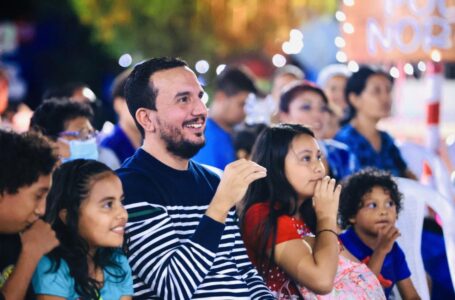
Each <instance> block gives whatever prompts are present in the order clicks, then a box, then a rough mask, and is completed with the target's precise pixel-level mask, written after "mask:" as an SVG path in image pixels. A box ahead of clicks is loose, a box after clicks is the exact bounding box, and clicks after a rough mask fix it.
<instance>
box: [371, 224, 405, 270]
mask: <svg viewBox="0 0 455 300" xmlns="http://www.w3.org/2000/svg"><path fill="white" fill-rule="evenodd" d="M399 236H400V232H399V231H398V228H396V227H395V226H393V225H390V226H387V227H384V228H381V229H380V230H379V234H378V239H377V243H376V246H375V247H374V250H373V254H372V255H371V257H370V260H369V261H368V263H367V266H368V268H369V269H370V270H371V271H372V272H373V273H374V274H375V275H376V276H379V274H380V273H381V269H382V265H383V264H384V259H385V257H386V255H387V254H388V253H389V252H390V251H391V250H392V247H393V245H394V243H395V240H396V239H397V238H398V237H399Z"/></svg>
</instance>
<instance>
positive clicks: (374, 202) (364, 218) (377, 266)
mask: <svg viewBox="0 0 455 300" xmlns="http://www.w3.org/2000/svg"><path fill="white" fill-rule="evenodd" d="M401 198H402V195H401V193H400V192H399V191H398V187H397V185H396V183H395V182H394V181H393V179H392V178H391V176H390V174H389V173H386V172H384V171H379V170H376V169H371V168H367V169H364V170H362V171H360V172H357V173H355V174H353V175H352V176H350V177H348V178H347V179H346V181H345V183H344V185H343V189H342V192H341V196H340V220H341V225H342V226H343V227H344V228H345V227H347V226H348V225H350V227H349V228H348V229H347V230H346V231H345V232H344V233H343V234H341V235H340V239H341V241H342V243H343V246H344V247H346V249H347V250H349V252H351V253H352V254H353V255H354V256H355V257H356V258H357V259H359V260H360V261H363V262H365V263H366V264H367V265H368V267H369V268H370V269H371V270H372V271H373V273H375V274H376V276H378V279H379V281H380V282H381V284H382V286H383V288H384V292H385V294H386V297H387V298H389V296H390V292H391V290H392V288H393V285H394V284H395V283H396V284H397V286H398V290H399V291H400V294H401V297H402V298H403V299H420V298H419V296H418V294H417V291H416V290H415V288H414V285H413V284H412V281H411V278H410V276H411V272H410V271H409V268H408V265H407V263H406V259H405V256H404V253H403V251H402V250H401V248H400V247H399V246H398V244H397V243H396V242H395V240H396V239H397V238H398V237H399V236H400V232H399V231H398V229H397V228H396V227H395V222H396V220H397V218H398V213H399V211H400V209H401Z"/></svg>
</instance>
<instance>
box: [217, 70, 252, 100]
mask: <svg viewBox="0 0 455 300" xmlns="http://www.w3.org/2000/svg"><path fill="white" fill-rule="evenodd" d="M215 91H221V92H223V93H225V94H226V95H227V96H229V97H230V96H234V95H236V94H238V93H240V92H251V93H254V94H256V93H257V92H258V90H257V88H256V86H255V85H254V82H253V80H252V79H251V77H250V76H249V75H248V74H247V73H245V72H244V71H242V70H241V69H239V68H226V69H225V70H224V71H223V72H221V74H220V75H218V77H217V78H216V82H215Z"/></svg>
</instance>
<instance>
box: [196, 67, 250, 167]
mask: <svg viewBox="0 0 455 300" xmlns="http://www.w3.org/2000/svg"><path fill="white" fill-rule="evenodd" d="M250 93H257V89H256V87H255V85H254V82H253V80H252V79H251V77H250V76H249V75H248V74H247V73H246V72H244V71H243V70H241V69H239V68H226V69H225V70H224V71H223V72H222V73H221V74H220V75H218V77H217V78H216V86H215V94H214V96H213V101H212V105H211V107H210V111H209V117H208V118H207V123H206V129H205V136H206V142H205V146H204V147H202V149H201V150H199V152H198V153H197V154H196V155H195V156H194V157H193V160H195V161H197V162H198V163H201V164H205V165H209V166H213V167H217V168H219V169H221V170H223V169H224V167H226V165H227V164H229V163H231V162H233V161H234V160H236V154H235V149H234V145H233V141H232V136H231V135H232V133H233V130H234V127H235V126H236V125H238V124H240V123H242V122H243V120H244V119H245V109H244V107H245V103H246V100H247V97H248V95H249V94H250Z"/></svg>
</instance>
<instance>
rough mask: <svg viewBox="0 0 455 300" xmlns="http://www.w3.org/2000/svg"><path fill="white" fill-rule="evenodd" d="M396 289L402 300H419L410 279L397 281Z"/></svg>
mask: <svg viewBox="0 0 455 300" xmlns="http://www.w3.org/2000/svg"><path fill="white" fill-rule="evenodd" d="M397 287H398V291H399V292H400V296H401V298H402V299H403V300H420V296H419V294H417V291H416V289H415V287H414V284H412V281H411V278H410V277H408V278H406V279H403V280H400V281H398V282H397Z"/></svg>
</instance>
